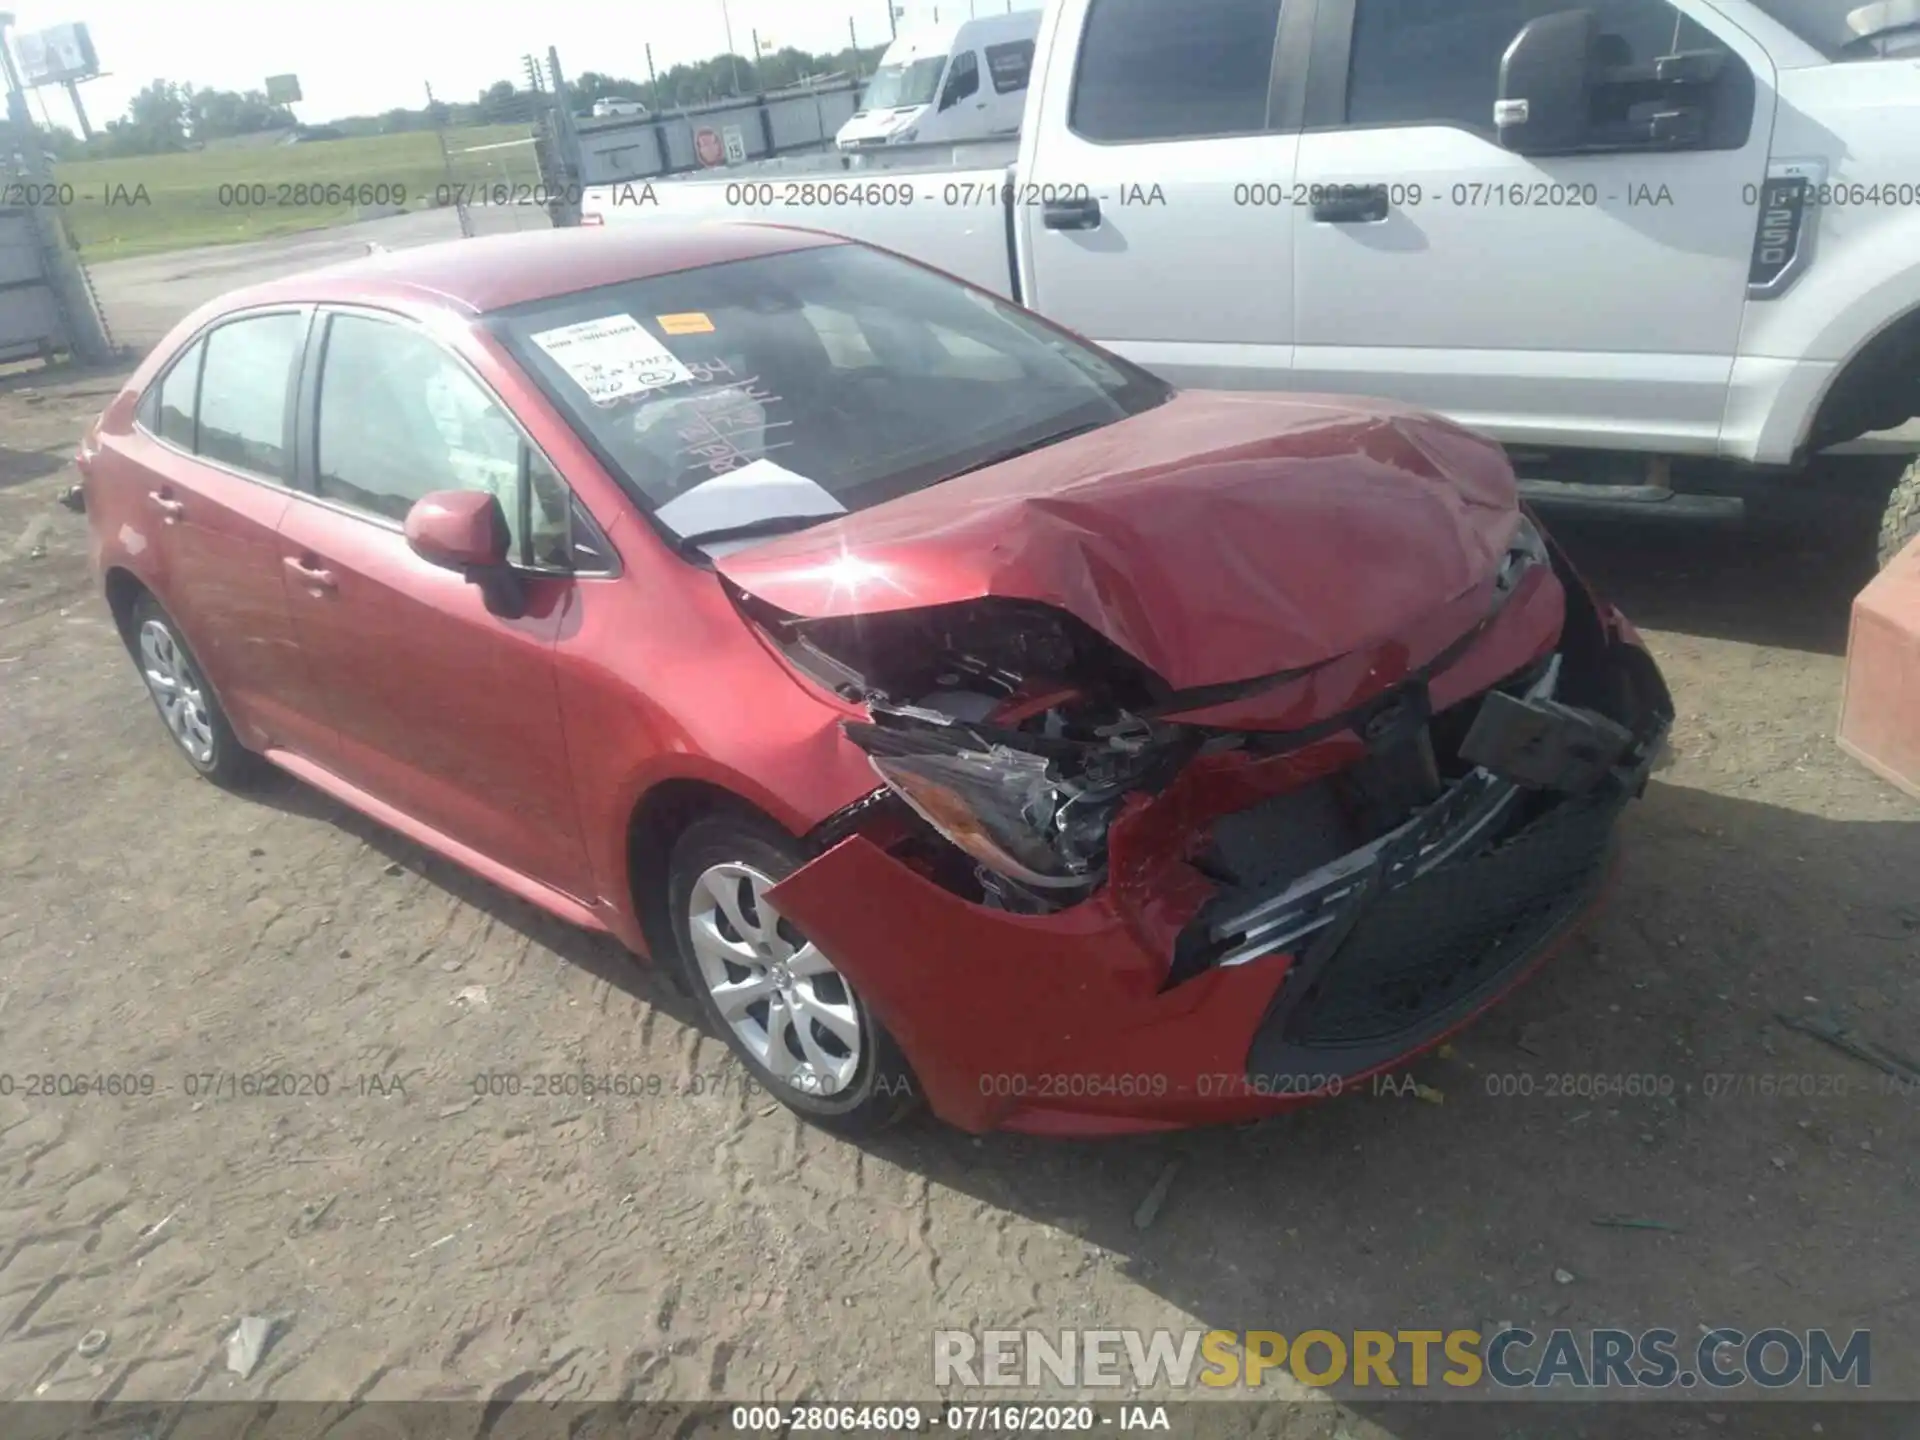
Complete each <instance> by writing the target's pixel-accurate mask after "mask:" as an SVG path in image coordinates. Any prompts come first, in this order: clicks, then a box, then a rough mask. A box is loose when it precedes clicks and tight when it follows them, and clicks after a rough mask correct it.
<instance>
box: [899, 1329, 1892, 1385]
mask: <svg viewBox="0 0 1920 1440" xmlns="http://www.w3.org/2000/svg"><path fill="white" fill-rule="evenodd" d="M1272 1374H1285V1375H1289V1376H1291V1377H1292V1378H1293V1379H1294V1380H1296V1381H1298V1382H1299V1383H1300V1384H1303V1385H1307V1386H1311V1387H1314V1388H1317V1389H1318V1388H1326V1387H1329V1386H1335V1385H1351V1386H1353V1387H1355V1388H1359V1389H1373V1390H1427V1389H1438V1390H1439V1392H1440V1393H1446V1391H1448V1390H1475V1389H1478V1390H1481V1391H1483V1392H1484V1391H1485V1390H1487V1389H1495V1390H1568V1391H1606V1390H1666V1389H1675V1388H1677V1389H1682V1390H1689V1389H1694V1388H1696V1387H1703V1386H1704V1387H1706V1388H1707V1389H1708V1390H1713V1391H1719V1390H1730V1389H1734V1388H1737V1387H1740V1386H1744V1385H1752V1386H1757V1387H1759V1388H1761V1389H1765V1390H1783V1389H1787V1388H1790V1387H1795V1386H1798V1387H1803V1388H1805V1389H1808V1390H1815V1391H1821V1390H1829V1389H1839V1388H1845V1389H1848V1390H1856V1391H1857V1390H1865V1389H1867V1388H1868V1387H1869V1386H1870V1385H1871V1384H1872V1381H1873V1361H1872V1335H1871V1333H1870V1332H1869V1331H1866V1330H1854V1331H1852V1332H1850V1333H1848V1334H1846V1335H1844V1336H1841V1335H1840V1334H1838V1333H1837V1332H1833V1331H1828V1330H1820V1329H1815V1330H1788V1329H1784V1328H1771V1329H1763V1330H1756V1331H1746V1330H1741V1329H1736V1328H1733V1327H1731V1326H1723V1327H1718V1328H1709V1327H1702V1328H1701V1331H1700V1333H1699V1335H1698V1337H1697V1338H1695V1339H1692V1340H1683V1339H1682V1338H1681V1336H1680V1335H1679V1334H1678V1333H1677V1332H1675V1331H1673V1330H1664V1329H1653V1330H1642V1331H1638V1332H1635V1331H1631V1330H1617V1329H1592V1330H1574V1329H1558V1330H1550V1331H1545V1332H1539V1333H1536V1332H1535V1331H1532V1330H1528V1329H1524V1328H1521V1327H1517V1326H1516V1327H1510V1328H1507V1329H1503V1330H1498V1331H1494V1332H1491V1333H1487V1334H1483V1333H1482V1332H1481V1331H1479V1330H1465V1329H1462V1330H1353V1331H1333V1330H1302V1331H1297V1332H1295V1333H1293V1334H1291V1335H1287V1334H1282V1333H1281V1332H1279V1331H1277V1330H1249V1331H1245V1332H1244V1333H1238V1332H1235V1331H1232V1330H1185V1331H1171V1330H1154V1331H1141V1330H1062V1331H1055V1332H1048V1331H1041V1330H984V1331H980V1332H978V1333H975V1332H973V1331H968V1330H936V1331H934V1332H933V1382H934V1384H935V1385H938V1386H943V1387H944V1386H952V1385H964V1386H977V1387H985V1388H989V1389H992V1388H1009V1389H1012V1388H1026V1389H1038V1388H1040V1387H1042V1386H1047V1385H1063V1386H1067V1387H1069V1388H1072V1389H1076V1390H1077V1389H1083V1388H1092V1389H1099V1388H1102V1387H1121V1386H1137V1387H1139V1388H1141V1389H1151V1388H1154V1387H1166V1388H1169V1389H1174V1390H1184V1389H1190V1388H1194V1387H1201V1388H1205V1389H1215V1390H1218V1389H1227V1388H1235V1387H1239V1388H1246V1389H1258V1388H1259V1387H1260V1386H1261V1385H1262V1384H1263V1383H1264V1382H1265V1381H1266V1379H1267V1377H1268V1376H1269V1375H1272Z"/></svg>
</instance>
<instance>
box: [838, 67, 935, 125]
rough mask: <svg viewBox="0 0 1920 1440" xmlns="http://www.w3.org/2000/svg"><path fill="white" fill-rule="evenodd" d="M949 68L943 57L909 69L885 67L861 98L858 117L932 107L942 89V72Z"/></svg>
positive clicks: (874, 73)
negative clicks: (919, 106) (868, 113)
mask: <svg viewBox="0 0 1920 1440" xmlns="http://www.w3.org/2000/svg"><path fill="white" fill-rule="evenodd" d="M946 68H947V57H946V56H944V55H932V56H929V57H928V58H926V59H925V60H915V61H914V62H913V63H912V64H909V65H882V66H881V67H880V68H879V69H878V70H876V71H874V72H873V79H871V80H870V81H868V82H867V93H866V94H865V95H863V96H861V97H860V109H859V110H858V111H856V112H855V113H856V114H865V113H866V112H867V111H869V110H899V109H904V108H905V107H907V106H909V105H931V104H932V103H933V97H934V94H935V92H936V91H938V90H939V88H940V72H941V71H943V70H945V69H946Z"/></svg>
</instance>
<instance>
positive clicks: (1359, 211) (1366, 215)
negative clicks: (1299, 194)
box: [1313, 185, 1387, 225]
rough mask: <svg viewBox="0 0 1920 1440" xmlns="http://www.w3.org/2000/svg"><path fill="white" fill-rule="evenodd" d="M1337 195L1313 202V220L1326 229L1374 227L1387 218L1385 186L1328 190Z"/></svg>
mask: <svg viewBox="0 0 1920 1440" xmlns="http://www.w3.org/2000/svg"><path fill="white" fill-rule="evenodd" d="M1328 189H1330V190H1332V191H1333V192H1334V193H1333V194H1330V195H1323V196H1322V197H1321V198H1320V199H1318V200H1316V201H1314V202H1313V218H1314V219H1315V220H1317V221H1319V222H1320V223H1321V224H1324V225H1371V224H1374V223H1375V222H1376V221H1380V220H1384V219H1386V218H1387V187H1386V186H1384V185H1339V186H1329V187H1328Z"/></svg>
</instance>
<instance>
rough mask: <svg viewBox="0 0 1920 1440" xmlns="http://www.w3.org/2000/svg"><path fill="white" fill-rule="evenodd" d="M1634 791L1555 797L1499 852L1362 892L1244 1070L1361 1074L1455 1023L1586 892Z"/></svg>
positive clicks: (1614, 788)
mask: <svg viewBox="0 0 1920 1440" xmlns="http://www.w3.org/2000/svg"><path fill="white" fill-rule="evenodd" d="M1628 793H1629V792H1628V791H1627V790H1626V789H1625V788H1623V787H1621V786H1618V785H1607V786H1604V787H1603V788H1602V789H1601V790H1600V791H1599V792H1597V793H1595V794H1593V795H1589V796H1585V797H1582V798H1579V799H1571V800H1563V801H1561V802H1560V803H1558V804H1552V805H1550V806H1549V807H1548V808H1547V809H1545V810H1544V811H1543V813H1541V814H1539V815H1538V816H1537V817H1536V818H1534V819H1532V820H1531V821H1528V822H1523V823H1521V824H1519V825H1518V826H1516V827H1515V828H1514V829H1513V830H1511V831H1510V832H1509V834H1508V835H1507V837H1506V838H1505V839H1504V840H1503V841H1501V843H1499V844H1498V845H1496V846H1494V847H1493V848H1491V849H1489V850H1485V851H1482V852H1480V853H1479V854H1476V855H1473V856H1471V857H1468V858H1464V859H1456V860H1453V861H1450V862H1449V863H1447V864H1444V865H1442V866H1440V867H1439V868H1438V869H1435V870H1432V871H1430V872H1428V873H1427V874H1425V875H1422V876H1420V877H1418V878H1417V879H1413V880H1410V881H1408V882H1407V883H1405V884H1403V885H1399V886H1396V887H1393V888H1391V889H1387V890H1385V891H1383V892H1381V893H1379V894H1377V895H1375V896H1374V897H1372V898H1371V899H1369V900H1365V901H1363V902H1362V903H1363V905H1364V909H1363V910H1362V912H1361V914H1360V916H1359V918H1358V919H1357V920H1356V921H1355V923H1354V925H1353V928H1352V929H1351V930H1350V931H1349V932H1348V933H1347V934H1346V937H1345V939H1344V941H1342V942H1340V943H1339V944H1338V948H1337V949H1336V950H1335V952H1334V954H1333V956H1332V958H1331V959H1330V960H1328V961H1327V963H1326V965H1325V967H1324V968H1323V969H1322V970H1321V971H1320V972H1319V974H1318V975H1317V976H1316V977H1315V978H1314V979H1313V980H1312V981H1311V984H1310V988H1309V989H1308V990H1307V991H1306V992H1305V993H1304V994H1299V993H1291V986H1290V985H1283V986H1282V987H1281V990H1280V993H1279V995H1278V996H1276V998H1275V1005H1274V1009H1273V1011H1271V1012H1270V1014H1269V1017H1268V1020H1267V1022H1266V1023H1265V1024H1264V1025H1262V1027H1261V1029H1260V1031H1259V1032H1258V1034H1257V1035H1256V1036H1255V1039H1254V1043H1253V1047H1252V1050H1251V1051H1250V1053H1249V1054H1248V1057H1247V1068H1248V1071H1249V1073H1250V1074H1253V1075H1257V1076H1262V1077H1265V1076H1277V1075H1301V1074H1309V1073H1311V1074H1317V1075H1326V1074H1348V1075H1350V1074H1358V1073H1360V1072H1361V1071H1363V1070H1366V1069H1369V1068H1371V1067H1373V1066H1375V1065H1378V1064H1381V1063H1384V1062H1385V1061H1386V1060H1388V1059H1391V1058H1392V1057H1393V1056H1395V1055H1397V1054H1400V1053H1403V1052H1404V1051H1406V1050H1408V1049H1410V1048H1413V1047H1415V1046H1417V1045H1419V1044H1420V1043H1422V1041H1423V1040H1424V1039H1425V1038H1427V1037H1430V1036H1433V1035H1437V1034H1440V1033H1441V1032H1443V1031H1445V1030H1447V1029H1450V1028H1451V1027H1452V1026H1454V1025H1455V1024H1458V1023H1459V1021H1460V1020H1462V1019H1464V1018H1465V1017H1466V1016H1467V1015H1469V1014H1471V1013H1472V1012H1473V1010H1475V1009H1476V1008H1477V1007H1478V1006H1479V1005H1480V1004H1482V1003H1484V1001H1485V999H1486V998H1487V997H1488V996H1490V995H1491V994H1492V993H1494V992H1495V991H1497V990H1498V989H1499V988H1500V987H1501V986H1502V985H1504V984H1505V983H1506V982H1507V981H1508V980H1509V979H1510V978H1511V977H1512V976H1513V975H1514V974H1515V973H1517V972H1518V971H1519V970H1521V969H1522V968H1524V967H1525V965H1526V964H1527V963H1528V961H1530V960H1531V959H1532V958H1533V957H1534V956H1535V955H1537V954H1538V952H1539V950H1540V948H1541V947H1542V945H1543V944H1545V942H1547V941H1548V940H1550V939H1551V938H1552V937H1553V936H1554V935H1555V934H1557V933H1558V932H1559V931H1560V929H1561V928H1562V927H1563V926H1565V925H1566V924H1567V923H1568V922H1569V921H1570V920H1571V919H1573V918H1574V916H1576V915H1577V914H1578V913H1579V912H1580V911H1581V910H1582V909H1584V908H1585V906H1586V905H1587V904H1588V902H1589V901H1590V900H1591V899H1592V898H1593V896H1594V894H1595V892H1596V891H1597V890H1598V888H1599V885H1600V883H1601V881H1602V879H1603V878H1604V876H1605V873H1606V864H1607V857H1608V853H1609V845H1610V839H1611V835H1612V830H1613V824H1614V821H1615V819H1616V817H1617V816H1618V815H1619V813H1620V810H1621V808H1622V807H1623V806H1624V805H1625V803H1626V800H1627V796H1628ZM1306 968H1307V967H1305V966H1304V965H1303V966H1302V967H1301V970H1297V971H1295V972H1294V975H1295V978H1296V979H1304V978H1305V977H1304V973H1303V972H1304V970H1305V969H1306Z"/></svg>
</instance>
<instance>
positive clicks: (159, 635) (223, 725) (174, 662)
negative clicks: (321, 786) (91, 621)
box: [129, 595, 261, 788]
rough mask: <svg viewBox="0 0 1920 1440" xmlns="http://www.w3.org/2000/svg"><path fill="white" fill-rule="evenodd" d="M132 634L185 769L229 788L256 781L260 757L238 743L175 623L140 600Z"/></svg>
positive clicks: (151, 602)
mask: <svg viewBox="0 0 1920 1440" xmlns="http://www.w3.org/2000/svg"><path fill="white" fill-rule="evenodd" d="M129 632H130V644H131V647H132V650H133V662H134V664H135V665H137V666H139V667H140V678H141V679H142V680H144V681H145V682H146V686H147V694H148V695H149V696H151V697H152V699H153V706H154V709H156V710H158V711H159V712H160V720H161V723H162V724H164V725H165V726H166V727H167V734H168V735H170V736H171V737H172V739H173V743H174V746H175V748H176V749H178V750H179V752H180V753H181V754H182V755H184V756H185V757H186V760H187V763H188V764H189V765H191V766H192V767H193V768H194V769H195V770H197V771H198V772H199V773H200V774H201V775H204V776H205V777H206V778H207V779H209V780H211V781H213V783H214V784H216V785H223V786H226V787H228V788H237V787H239V786H241V785H244V784H245V783H247V782H248V781H251V780H253V779H255V778H256V777H257V776H258V774H259V772H260V768H261V762H260V757H259V756H257V755H255V754H253V753H252V752H251V751H249V750H248V749H246V747H244V746H243V745H241V743H240V741H239V740H238V739H237V738H235V736H234V733H233V726H232V725H231V724H230V723H229V722H228V720H227V712H226V711H224V710H222V709H221V708H220V700H219V697H218V696H216V695H215V694H214V693H213V687H212V686H211V685H209V684H208V683H207V677H206V673H205V672H204V671H203V670H201V668H200V662H199V661H198V660H197V659H195V658H194V654H193V650H192V649H191V648H190V647H189V646H188V644H187V641H186V637H185V636H183V635H182V634H181V633H180V627H179V626H177V625H176V624H174V621H173V617H172V616H171V615H169V614H167V612H166V611H165V610H163V609H161V608H160V602H159V601H157V600H155V599H154V598H153V597H152V596H151V595H142V596H141V597H140V598H139V599H138V600H136V601H135V602H134V605H133V614H132V617H131V624H130V626H129Z"/></svg>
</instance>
